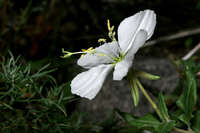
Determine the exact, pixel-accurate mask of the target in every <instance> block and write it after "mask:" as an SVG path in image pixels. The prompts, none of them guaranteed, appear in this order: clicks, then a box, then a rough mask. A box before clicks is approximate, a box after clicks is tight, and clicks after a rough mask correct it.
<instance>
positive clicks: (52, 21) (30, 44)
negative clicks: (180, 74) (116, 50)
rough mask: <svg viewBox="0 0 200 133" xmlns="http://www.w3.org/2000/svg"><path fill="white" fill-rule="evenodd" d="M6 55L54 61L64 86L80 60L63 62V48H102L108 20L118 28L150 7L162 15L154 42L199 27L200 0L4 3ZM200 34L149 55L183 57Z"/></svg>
mask: <svg viewBox="0 0 200 133" xmlns="http://www.w3.org/2000/svg"><path fill="white" fill-rule="evenodd" d="M0 9H1V15H0V26H1V28H0V55H1V56H6V55H7V54H8V50H10V51H11V52H12V53H13V54H14V56H18V55H21V56H22V57H23V59H24V61H25V62H29V63H31V64H32V69H33V70H34V69H38V68H40V67H41V66H42V65H44V64H47V63H51V67H52V68H57V71H56V72H54V73H53V75H54V77H55V78H56V79H57V81H58V83H63V82H66V81H69V80H71V79H72V78H73V77H74V76H75V74H76V73H78V72H77V70H78V69H77V68H79V67H78V66H76V64H75V60H76V59H77V58H78V57H79V56H74V57H72V58H69V59H62V58H60V56H61V55H62V53H61V49H62V48H64V49H65V50H68V51H80V49H82V48H85V49H86V48H89V47H91V46H93V47H96V46H99V44H98V43H97V40H98V39H99V38H108V37H107V27H106V20H107V19H110V21H111V24H112V25H114V26H115V30H117V27H118V25H119V23H120V22H121V21H122V20H123V19H124V18H126V17H128V16H131V15H133V14H135V13H136V12H138V11H140V10H144V9H152V10H154V11H155V12H156V14H157V26H156V29H155V32H154V35H153V37H152V38H151V40H153V39H157V38H159V37H161V36H166V35H170V34H173V33H176V32H179V31H183V30H187V29H195V28H198V27H199V22H200V1H199V0H173V1H169V0H148V1H147V0H108V1H106V0H62V1H58V0H32V1H31V0H20V1H16V0H0ZM199 40H200V39H199V35H198V34H197V35H194V36H187V37H184V38H181V39H175V40H172V41H167V42H163V43H158V44H156V45H155V46H151V47H146V48H144V49H143V51H144V52H143V55H144V56H145V55H151V56H159V57H168V56H173V57H175V58H179V57H181V56H183V55H184V54H186V52H187V51H188V50H190V49H191V48H192V47H194V46H195V45H196V44H197V43H198V41H199Z"/></svg>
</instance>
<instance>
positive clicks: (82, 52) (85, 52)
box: [61, 47, 95, 58]
mask: <svg viewBox="0 0 200 133" xmlns="http://www.w3.org/2000/svg"><path fill="white" fill-rule="evenodd" d="M62 53H63V54H64V55H63V56H61V57H62V58H69V57H71V56H72V55H77V54H82V55H81V56H83V55H85V54H87V53H89V54H93V53H95V50H94V49H93V48H92V47H90V48H89V49H82V51H80V52H69V51H65V50H64V49H62Z"/></svg>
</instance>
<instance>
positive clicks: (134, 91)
mask: <svg viewBox="0 0 200 133" xmlns="http://www.w3.org/2000/svg"><path fill="white" fill-rule="evenodd" d="M131 82H132V83H131V95H132V98H133V103H134V106H135V107H137V106H138V104H139V99H140V94H139V89H138V86H137V84H136V82H134V81H131Z"/></svg>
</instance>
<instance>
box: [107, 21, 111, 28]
mask: <svg viewBox="0 0 200 133" xmlns="http://www.w3.org/2000/svg"><path fill="white" fill-rule="evenodd" d="M107 27H108V31H110V29H111V28H110V20H109V19H107Z"/></svg>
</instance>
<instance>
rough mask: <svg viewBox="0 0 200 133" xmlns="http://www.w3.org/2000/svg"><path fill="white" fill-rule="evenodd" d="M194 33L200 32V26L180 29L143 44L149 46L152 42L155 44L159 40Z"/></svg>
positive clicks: (169, 39) (163, 40) (172, 38)
mask: <svg viewBox="0 0 200 133" xmlns="http://www.w3.org/2000/svg"><path fill="white" fill-rule="evenodd" d="M196 34H200V27H197V28H194V29H190V30H184V31H180V32H178V33H174V34H171V35H167V36H163V37H160V38H158V39H155V40H152V41H149V42H147V43H146V44H145V46H150V45H154V44H157V43H160V42H165V41H171V40H174V39H179V38H183V37H186V36H191V35H196Z"/></svg>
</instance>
